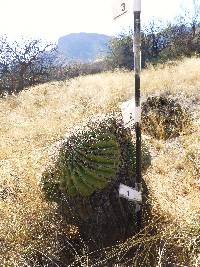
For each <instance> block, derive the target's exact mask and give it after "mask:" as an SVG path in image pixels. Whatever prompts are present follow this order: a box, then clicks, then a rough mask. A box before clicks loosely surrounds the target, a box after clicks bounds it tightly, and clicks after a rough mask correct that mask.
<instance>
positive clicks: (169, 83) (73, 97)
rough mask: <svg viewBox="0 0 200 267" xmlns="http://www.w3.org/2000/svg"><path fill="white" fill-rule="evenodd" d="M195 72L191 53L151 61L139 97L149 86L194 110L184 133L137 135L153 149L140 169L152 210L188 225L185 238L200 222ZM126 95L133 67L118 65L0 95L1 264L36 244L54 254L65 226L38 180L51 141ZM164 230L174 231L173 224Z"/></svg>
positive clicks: (199, 85)
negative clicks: (162, 62) (156, 63)
mask: <svg viewBox="0 0 200 267" xmlns="http://www.w3.org/2000/svg"><path fill="white" fill-rule="evenodd" d="M188 69H189V70H190V71H189V72H188ZM199 72H200V59H196V58H193V59H185V60H183V61H181V62H177V63H176V64H169V65H167V66H165V67H163V66H162V67H158V68H156V69H155V68H153V67H150V68H149V69H148V70H144V71H143V73H142V95H143V98H144V99H145V98H146V97H147V96H148V95H154V94H161V93H162V94H168V95H171V96H173V97H175V98H178V99H179V101H180V102H181V103H182V104H183V105H187V106H188V108H189V110H190V112H191V114H192V116H193V125H192V127H191V129H190V131H189V134H187V135H184V136H181V137H179V138H176V139H173V140H171V141H167V142H164V141H157V140H155V139H152V138H149V137H147V136H143V138H144V139H146V141H147V142H148V143H149V145H150V147H151V152H152V156H153V160H152V166H151V168H150V169H149V170H148V172H147V174H146V175H145V177H144V178H145V181H146V183H147V185H148V187H149V190H150V196H151V203H152V209H153V212H154V213H155V215H156V216H158V215H159V216H161V215H162V216H163V218H165V219H164V221H165V222H166V224H167V226H171V225H173V227H174V228H175V226H176V227H177V229H179V232H180V233H182V232H181V231H182V230H183V232H184V231H185V232H187V233H188V231H187V230H188V229H190V231H189V234H187V235H186V234H185V236H184V238H185V240H183V238H182V237H181V238H182V239H178V240H179V241H180V240H182V241H185V242H186V243H187V244H188V242H189V240H190V241H191V240H193V239H194V238H195V237H196V236H197V235H198V233H199V228H200V227H199V219H200V211H199V210H200V209H199V203H200V194H199V193H200V180H199V169H200V166H199V160H200V159H199V155H200V96H199V92H200V75H199ZM132 95H133V73H131V72H121V71H116V72H114V73H102V74H96V75H90V76H85V77H78V78H76V79H74V80H71V81H65V82H52V83H47V84H43V85H40V86H35V87H33V88H30V89H28V90H26V91H23V92H21V93H20V94H19V95H18V96H8V97H7V98H5V99H0V121H1V126H0V135H1V138H0V148H1V149H0V165H1V168H0V176H1V179H0V218H1V220H0V242H1V246H0V263H2V266H11V263H16V265H18V266H26V257H25V256H26V255H29V256H28V257H31V256H30V255H32V253H33V254H35V253H36V252H37V253H39V254H41V255H45V257H47V258H50V259H51V257H52V255H54V257H56V255H57V254H58V251H59V248H58V246H57V237H58V235H59V231H64V229H67V228H65V227H63V226H62V227H61V221H60V219H58V217H57V216H56V214H55V209H56V207H55V205H49V204H48V203H46V202H45V201H44V198H43V194H42V192H41V188H40V183H39V182H40V178H41V174H42V172H43V170H44V168H45V166H46V164H47V163H48V152H49V148H50V146H51V145H52V144H54V143H55V142H56V141H58V140H59V139H60V138H62V137H63V136H64V135H65V134H66V132H67V131H68V129H70V127H73V126H74V125H76V124H77V123H79V122H81V121H83V120H84V119H86V118H88V117H89V116H91V115H94V114H98V113H106V112H110V111H116V110H119V103H120V102H122V101H125V100H127V99H129V98H131V97H132ZM61 229H62V230H61ZM181 229H182V230H181ZM168 230H169V231H171V233H172V234H173V231H172V228H170V227H169V228H168ZM66 231H67V230H66ZM164 233H165V232H163V236H164ZM190 233H193V236H192V237H191V235H190ZM66 234H68V233H67V232H66ZM180 236H181V235H180ZM186 236H187V238H188V239H186ZM177 238H178V237H177ZM183 243H184V242H183ZM185 246H186V245H185ZM194 255H196V254H194ZM192 257H193V256H191V259H190V260H191V265H190V266H198V265H192V264H194V262H195V261H196V262H197V264H198V258H197V256H194V258H192ZM6 264H7V265H6ZM199 264H200V262H199Z"/></svg>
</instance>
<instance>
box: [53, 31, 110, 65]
mask: <svg viewBox="0 0 200 267" xmlns="http://www.w3.org/2000/svg"><path fill="white" fill-rule="evenodd" d="M111 38H112V37H111V36H108V35H104V34H98V33H85V32H80V33H71V34H68V35H65V36H63V37H61V38H59V40H58V50H59V51H60V52H61V53H62V54H63V55H64V56H65V57H66V58H67V60H68V61H80V62H92V61H95V60H97V59H98V58H101V57H103V56H105V55H106V54H107V52H108V42H109V40H110V39H111Z"/></svg>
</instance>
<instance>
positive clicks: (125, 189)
mask: <svg viewBox="0 0 200 267" xmlns="http://www.w3.org/2000/svg"><path fill="white" fill-rule="evenodd" d="M119 196H120V197H123V198H126V199H128V200H132V201H137V202H142V192H141V191H137V190H136V189H134V188H131V187H129V186H126V185H124V184H120V185H119Z"/></svg>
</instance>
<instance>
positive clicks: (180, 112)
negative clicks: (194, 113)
mask: <svg viewBox="0 0 200 267" xmlns="http://www.w3.org/2000/svg"><path fill="white" fill-rule="evenodd" d="M189 124H190V116H189V114H188V112H187V110H186V109H185V108H184V107H182V106H181V105H180V104H179V103H178V102H177V101H176V100H174V99H172V98H170V97H165V96H154V97H148V98H147V100H146V102H144V103H143V104H142V127H143V132H144V133H146V134H149V135H151V136H153V137H155V138H157V139H164V140H166V139H168V138H173V137H176V136H179V135H180V133H181V132H183V131H184V130H185V129H186V128H187V127H188V125H189Z"/></svg>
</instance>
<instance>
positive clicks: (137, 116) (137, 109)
mask: <svg viewBox="0 0 200 267" xmlns="http://www.w3.org/2000/svg"><path fill="white" fill-rule="evenodd" d="M135 122H141V107H140V106H139V107H135Z"/></svg>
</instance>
